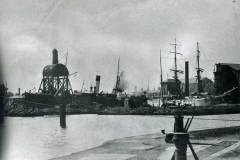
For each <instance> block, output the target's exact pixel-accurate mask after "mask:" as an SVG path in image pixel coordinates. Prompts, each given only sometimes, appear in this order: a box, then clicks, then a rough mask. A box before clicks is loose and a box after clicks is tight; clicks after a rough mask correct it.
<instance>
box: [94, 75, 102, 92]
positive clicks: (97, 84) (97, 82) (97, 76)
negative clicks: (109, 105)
mask: <svg viewBox="0 0 240 160" xmlns="http://www.w3.org/2000/svg"><path fill="white" fill-rule="evenodd" d="M100 79H101V76H99V75H96V90H95V93H99V88H100Z"/></svg>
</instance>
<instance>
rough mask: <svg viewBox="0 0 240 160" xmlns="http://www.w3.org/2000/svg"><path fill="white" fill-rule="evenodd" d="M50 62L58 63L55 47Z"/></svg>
mask: <svg viewBox="0 0 240 160" xmlns="http://www.w3.org/2000/svg"><path fill="white" fill-rule="evenodd" d="M52 64H58V51H57V50H56V49H55V48H54V49H53V51H52Z"/></svg>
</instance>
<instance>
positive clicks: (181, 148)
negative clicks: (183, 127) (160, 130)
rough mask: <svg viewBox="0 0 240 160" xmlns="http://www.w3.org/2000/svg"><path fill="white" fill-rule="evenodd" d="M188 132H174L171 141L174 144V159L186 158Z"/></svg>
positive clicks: (183, 159) (185, 159) (184, 159)
mask: <svg viewBox="0 0 240 160" xmlns="http://www.w3.org/2000/svg"><path fill="white" fill-rule="evenodd" d="M188 141H189V134H188V133H174V135H173V143H174V144H175V147H176V149H175V153H174V155H175V160H187V144H188Z"/></svg>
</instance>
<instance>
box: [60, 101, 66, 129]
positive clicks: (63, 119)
mask: <svg viewBox="0 0 240 160" xmlns="http://www.w3.org/2000/svg"><path fill="white" fill-rule="evenodd" d="M60 126H61V127H62V128H66V105H60Z"/></svg>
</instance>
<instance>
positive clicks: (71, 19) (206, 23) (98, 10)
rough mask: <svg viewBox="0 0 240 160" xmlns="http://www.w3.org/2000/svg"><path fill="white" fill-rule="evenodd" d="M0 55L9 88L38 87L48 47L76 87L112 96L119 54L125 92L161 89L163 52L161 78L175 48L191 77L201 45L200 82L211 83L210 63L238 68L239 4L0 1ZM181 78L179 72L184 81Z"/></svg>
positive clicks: (226, 0)
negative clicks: (98, 78)
mask: <svg viewBox="0 0 240 160" xmlns="http://www.w3.org/2000/svg"><path fill="white" fill-rule="evenodd" d="M0 3H1V5H0V51H1V52H0V53H1V63H2V70H3V81H4V83H6V82H7V85H8V88H9V91H12V92H17V89H18V88H21V89H22V91H25V90H26V91H28V90H30V89H32V88H34V87H36V88H38V87H39V85H40V82H41V79H42V69H43V67H44V66H46V65H49V64H51V58H52V53H51V52H52V49H53V48H56V49H57V50H58V51H59V61H60V62H61V63H63V64H65V57H66V53H67V52H68V63H67V67H68V69H69V71H70V73H74V72H77V75H75V76H70V82H71V85H72V88H73V89H74V90H81V87H82V83H83V81H85V83H84V87H86V88H88V87H89V86H90V84H91V83H92V84H94V80H95V75H96V74H98V75H101V84H100V90H104V91H105V92H111V90H112V88H113V86H114V83H115V80H116V72H117V60H118V57H120V70H121V71H124V75H125V79H126V82H127V83H128V89H127V91H129V92H130V91H133V90H134V87H135V86H136V87H137V88H138V90H139V89H140V88H144V89H146V88H147V86H148V82H149V87H150V89H153V88H157V87H158V86H159V81H160V80H159V79H160V78H159V77H160V67H159V52H160V48H161V52H162V57H163V58H162V63H163V78H164V79H167V78H172V75H173V73H171V72H170V69H171V68H173V65H174V62H173V59H172V58H173V54H170V53H169V51H173V47H172V46H170V43H173V42H174V38H175V37H176V39H177V43H178V44H180V46H179V47H178V48H177V51H178V52H181V53H182V54H183V55H178V66H179V68H180V69H182V70H184V62H185V61H189V63H190V76H191V77H194V76H195V74H196V71H195V67H196V43H197V42H199V46H200V51H201V58H200V65H201V67H202V68H203V69H204V72H203V75H202V76H203V77H209V78H211V79H213V78H214V76H213V70H214V64H215V63H220V62H225V63H240V62H239V60H240V54H239V50H240V45H239V44H240V32H239V25H240V2H239V1H238V0H237V1H236V2H235V3H233V1H232V0H194V1H192V0H167V1H166V0H118V1H116V0H101V1H99V0H88V1H84V0H24V1H22V0H1V2H0ZM183 77H184V75H180V78H183Z"/></svg>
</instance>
